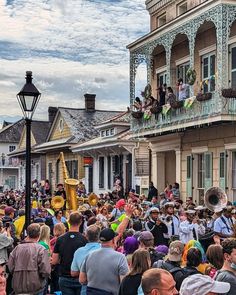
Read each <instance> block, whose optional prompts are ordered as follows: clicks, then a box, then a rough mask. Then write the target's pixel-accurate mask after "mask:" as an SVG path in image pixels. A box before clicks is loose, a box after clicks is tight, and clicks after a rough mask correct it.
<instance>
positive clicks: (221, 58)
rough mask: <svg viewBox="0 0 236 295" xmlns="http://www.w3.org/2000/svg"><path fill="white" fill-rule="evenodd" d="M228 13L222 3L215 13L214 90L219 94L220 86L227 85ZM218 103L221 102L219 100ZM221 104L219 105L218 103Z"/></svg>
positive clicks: (225, 86)
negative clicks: (215, 65)
mask: <svg viewBox="0 0 236 295" xmlns="http://www.w3.org/2000/svg"><path fill="white" fill-rule="evenodd" d="M228 37H229V30H228V13H227V8H226V7H225V6H224V5H221V6H219V8H218V13H217V25H216V38H217V53H216V55H217V61H216V64H217V69H216V75H215V79H216V90H217V91H218V92H219V93H220V94H221V89H222V88H227V87H228V81H229V78H228V67H227V66H226V65H228ZM219 104H221V102H220V101H219ZM220 106H221V105H220Z"/></svg>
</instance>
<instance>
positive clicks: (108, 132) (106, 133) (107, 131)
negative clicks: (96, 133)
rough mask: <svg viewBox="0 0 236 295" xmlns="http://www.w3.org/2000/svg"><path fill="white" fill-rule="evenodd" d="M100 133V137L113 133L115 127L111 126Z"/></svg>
mask: <svg viewBox="0 0 236 295" xmlns="http://www.w3.org/2000/svg"><path fill="white" fill-rule="evenodd" d="M100 134H101V137H108V136H112V135H114V134H115V129H114V128H111V129H106V130H102V131H101V133H100Z"/></svg>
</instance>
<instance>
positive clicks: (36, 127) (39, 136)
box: [31, 121, 51, 144]
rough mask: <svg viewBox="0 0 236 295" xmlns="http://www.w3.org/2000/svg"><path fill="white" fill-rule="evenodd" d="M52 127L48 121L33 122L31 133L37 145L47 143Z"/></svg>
mask: <svg viewBox="0 0 236 295" xmlns="http://www.w3.org/2000/svg"><path fill="white" fill-rule="evenodd" d="M50 127H51V123H50V122H48V121H32V123H31V132H32V134H33V136H34V139H35V141H36V144H41V143H43V142H45V140H46V138H47V135H48V132H49V130H50Z"/></svg>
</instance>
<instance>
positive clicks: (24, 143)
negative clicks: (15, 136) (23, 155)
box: [19, 127, 36, 150]
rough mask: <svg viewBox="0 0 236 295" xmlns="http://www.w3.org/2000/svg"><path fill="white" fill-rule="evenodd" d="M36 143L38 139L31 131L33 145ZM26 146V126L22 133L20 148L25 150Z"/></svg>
mask: <svg viewBox="0 0 236 295" xmlns="http://www.w3.org/2000/svg"><path fill="white" fill-rule="evenodd" d="M35 144H36V141H35V139H34V135H33V133H32V131H31V146H34V145H35ZM25 148H26V127H24V129H23V132H22V135H21V139H20V143H19V149H20V150H21V149H22V150H23V149H25Z"/></svg>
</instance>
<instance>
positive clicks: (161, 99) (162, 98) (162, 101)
mask: <svg viewBox="0 0 236 295" xmlns="http://www.w3.org/2000/svg"><path fill="white" fill-rule="evenodd" d="M158 91H159V105H160V106H163V105H164V104H165V103H166V84H161V85H160V87H159V88H158Z"/></svg>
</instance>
